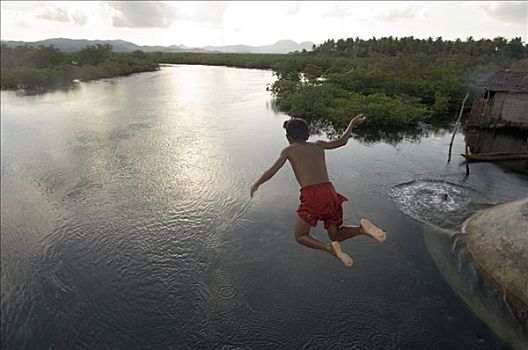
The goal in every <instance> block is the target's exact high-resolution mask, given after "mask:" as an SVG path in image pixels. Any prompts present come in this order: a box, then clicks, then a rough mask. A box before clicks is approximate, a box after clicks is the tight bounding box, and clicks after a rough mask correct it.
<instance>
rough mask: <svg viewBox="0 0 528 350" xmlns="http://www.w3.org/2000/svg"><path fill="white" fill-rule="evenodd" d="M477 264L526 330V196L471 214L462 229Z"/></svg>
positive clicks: (527, 220)
mask: <svg viewBox="0 0 528 350" xmlns="http://www.w3.org/2000/svg"><path fill="white" fill-rule="evenodd" d="M462 232H463V233H465V234H467V244H468V247H469V250H470V252H471V254H472V255H473V256H474V258H475V260H476V261H477V263H478V264H479V265H480V267H481V268H483V269H484V270H485V272H487V273H488V274H489V275H490V276H491V277H492V278H493V279H494V280H495V281H496V282H497V283H498V284H499V285H500V286H501V287H502V289H503V291H504V297H505V300H506V301H507V303H508V305H510V307H511V311H512V312H513V313H514V314H515V316H516V317H517V318H519V319H520V320H521V321H522V323H523V325H524V328H525V330H528V274H526V271H528V197H527V198H524V199H522V200H518V201H515V202H510V203H506V204H501V205H498V206H495V207H493V208H490V209H486V210H483V211H481V212H479V213H477V214H475V215H473V216H471V217H470V218H469V219H468V220H467V221H466V222H465V223H464V226H463V228H462Z"/></svg>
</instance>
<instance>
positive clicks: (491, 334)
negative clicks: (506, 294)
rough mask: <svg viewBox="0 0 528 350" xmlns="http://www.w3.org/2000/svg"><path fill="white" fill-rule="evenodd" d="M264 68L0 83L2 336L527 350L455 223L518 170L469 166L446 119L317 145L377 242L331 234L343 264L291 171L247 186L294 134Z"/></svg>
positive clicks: (13, 344) (511, 186)
mask: <svg viewBox="0 0 528 350" xmlns="http://www.w3.org/2000/svg"><path fill="white" fill-rule="evenodd" d="M272 79H273V77H272V73H271V72H270V71H262V70H249V69H235V68H226V67H206V66H171V67H163V68H162V69H161V70H160V71H157V72H150V73H142V74H136V75H132V76H129V77H121V78H115V79H106V80H101V81H94V82H87V83H80V84H77V85H76V86H75V87H74V88H71V89H69V90H62V91H54V92H48V93H43V94H38V95H23V94H17V93H15V92H12V91H3V92H2V93H1V99H2V103H1V108H2V109H1V157H2V158H1V160H2V164H1V180H2V182H1V194H2V196H1V268H2V273H1V331H2V339H1V345H2V348H3V349H51V348H54V349H140V348H141V349H169V348H173V349H202V348H204V349H207V348H210V349H279V348H284V349H301V348H302V349H330V348H331V349H352V348H354V349H423V348H428V349H482V348H489V349H510V348H520V347H521V346H522V345H520V344H522V343H523V341H524V340H525V339H526V338H525V337H526V335H523V334H521V333H519V332H520V331H519V329H518V328H517V325H516V324H515V322H513V321H512V319H511V318H510V317H509V315H508V314H507V313H503V312H502V311H501V310H503V309H504V308H503V307H502V306H501V305H500V303H499V301H500V295H498V296H497V295H495V296H494V295H490V294H494V293H495V294H497V293H496V292H494V293H490V292H489V289H487V288H486V287H482V286H479V283H478V280H479V278H478V276H475V275H474V274H473V272H474V268H473V267H472V266H473V265H472V264H473V263H472V262H471V259H470V258H469V257H468V256H467V255H468V254H467V251H466V250H464V248H463V247H462V248H460V246H459V245H458V244H457V242H458V241H459V240H458V239H457V237H458V235H457V230H458V229H459V227H460V224H461V222H462V221H463V220H464V219H465V218H466V217H467V216H469V215H470V214H471V213H472V212H473V211H475V210H477V209H478V208H481V207H485V206H487V205H489V204H492V203H500V202H505V201H510V200H514V199H518V198H521V197H524V196H527V195H528V178H527V177H526V176H523V175H518V174H515V173H511V172H508V171H505V170H502V169H501V168H499V167H497V166H495V165H493V164H487V163H478V164H474V165H473V164H472V165H471V175H470V176H469V177H466V176H465V167H464V166H461V165H460V158H461V157H459V156H458V154H459V153H462V152H463V148H464V145H463V135H459V136H458V137H457V139H456V141H455V145H454V150H453V154H454V160H453V161H452V162H451V163H449V164H447V163H446V160H447V150H448V144H449V141H450V138H451V133H450V130H447V129H442V128H433V127H427V126H424V127H423V128H422V129H421V132H420V133H419V134H418V135H415V136H409V135H403V136H402V137H400V138H396V139H395V138H392V137H387V138H382V139H377V140H368V141H365V140H364V139H361V138H353V139H351V140H350V142H349V143H348V144H347V146H346V147H343V148H340V149H337V150H333V151H328V153H327V165H328V168H329V173H330V177H331V179H332V181H333V183H334V185H335V187H336V188H337V190H338V191H339V192H340V193H342V194H343V195H345V196H346V197H348V198H349V202H346V203H345V204H344V207H343V209H344V215H345V222H346V223H350V224H354V223H357V222H358V220H359V219H360V218H361V217H367V218H369V219H370V220H372V221H373V222H374V223H376V224H377V225H379V226H381V227H383V228H385V229H386V230H387V231H388V239H387V241H386V242H385V243H384V244H382V245H380V244H378V243H376V242H375V241H373V240H371V239H369V238H368V237H365V236H361V237H356V238H354V239H351V240H348V241H346V242H343V244H342V246H343V249H344V250H345V251H346V252H348V253H349V254H350V255H351V256H352V258H353V259H354V265H353V266H352V267H351V268H350V269H348V268H345V267H344V266H342V264H340V263H339V261H338V260H337V259H335V258H334V257H332V256H330V255H329V254H325V253H323V252H320V251H315V250H311V249H308V248H305V247H303V246H300V245H299V244H297V243H296V241H295V239H294V235H293V223H294V220H295V210H296V208H297V206H298V196H299V192H298V191H299V188H298V185H297V183H296V181H295V178H294V176H293V173H292V171H291V168H290V166H289V165H286V166H285V167H284V168H283V169H282V170H281V171H280V172H279V173H277V175H276V176H275V177H274V178H273V179H272V180H270V181H269V182H268V183H266V184H264V185H263V186H261V188H260V189H259V190H258V192H257V193H256V195H255V198H253V200H250V198H249V187H250V185H251V183H252V182H253V181H254V180H255V179H256V178H257V177H258V176H259V175H260V174H261V173H262V171H264V170H265V169H266V168H267V167H269V166H270V165H271V164H272V163H273V161H274V160H275V159H276V157H277V156H278V154H279V152H280V150H281V149H282V148H283V147H284V146H286V144H287V142H286V138H285V136H284V130H283V129H282V123H283V121H284V120H286V119H288V117H287V116H286V115H284V114H281V113H279V112H277V111H275V110H274V109H273V108H272V106H273V103H272V101H271V97H270V94H269V92H267V91H266V90H265V86H266V84H268V83H270V82H271V81H272ZM325 137H326V135H325V133H324V132H321V133H319V134H314V135H312V137H311V139H314V140H315V139H318V138H322V139H324V138H325ZM444 193H446V194H449V201H447V202H445V203H444V201H437V200H436V199H438V198H439V197H438V196H441V195H442V194H444ZM313 232H314V234H315V235H316V236H317V237H319V238H320V239H327V237H326V235H325V233H324V232H323V229H322V225H319V226H318V227H317V228H316V229H315V230H313Z"/></svg>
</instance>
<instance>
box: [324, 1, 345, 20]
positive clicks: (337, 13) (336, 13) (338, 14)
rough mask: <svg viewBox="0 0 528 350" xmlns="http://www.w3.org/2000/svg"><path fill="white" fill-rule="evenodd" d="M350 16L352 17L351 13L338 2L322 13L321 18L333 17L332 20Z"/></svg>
mask: <svg viewBox="0 0 528 350" xmlns="http://www.w3.org/2000/svg"><path fill="white" fill-rule="evenodd" d="M350 15H352V12H350V11H349V9H347V8H346V7H343V5H341V3H339V2H338V3H335V4H334V6H333V7H332V9H330V10H329V11H326V12H325V13H323V16H322V17H333V18H339V19H344V18H346V17H349V16H350Z"/></svg>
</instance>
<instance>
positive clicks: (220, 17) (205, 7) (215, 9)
mask: <svg viewBox="0 0 528 350" xmlns="http://www.w3.org/2000/svg"><path fill="white" fill-rule="evenodd" d="M227 7H228V3H227V2H218V1H212V2H197V3H196V8H195V10H194V15H193V17H192V19H193V20H195V21H198V22H210V23H212V24H221V23H222V22H223V21H224V14H225V13H226V10H227Z"/></svg>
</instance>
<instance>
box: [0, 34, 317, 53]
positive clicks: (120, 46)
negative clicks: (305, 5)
mask: <svg viewBox="0 0 528 350" xmlns="http://www.w3.org/2000/svg"><path fill="white" fill-rule="evenodd" d="M4 44H5V45H7V46H10V47H15V46H23V45H28V46H34V47H38V46H50V45H52V46H54V47H56V48H57V49H59V50H61V51H68V52H69V51H78V50H80V49H82V48H83V47H85V46H87V45H95V44H110V45H112V47H113V50H114V51H115V52H131V51H134V50H142V51H145V52H154V51H162V52H210V51H216V52H238V53H288V52H292V51H302V50H303V49H305V50H307V51H310V50H312V46H313V43H312V42H311V41H305V42H302V43H300V44H297V43H296V42H295V41H292V40H280V41H277V42H276V43H275V44H272V45H265V46H249V45H231V46H205V47H187V46H184V45H170V46H148V45H145V46H140V45H136V44H134V43H132V42H130V41H125V40H85V39H65V38H54V39H46V40H40V41H32V42H25V41H13V40H2V45H4Z"/></svg>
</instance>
